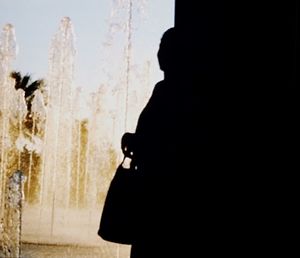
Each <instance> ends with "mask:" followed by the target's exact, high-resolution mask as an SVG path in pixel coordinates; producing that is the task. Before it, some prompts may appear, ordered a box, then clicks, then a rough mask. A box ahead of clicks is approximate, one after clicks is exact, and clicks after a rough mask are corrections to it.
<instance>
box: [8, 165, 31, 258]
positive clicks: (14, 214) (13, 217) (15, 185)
mask: <svg viewBox="0 0 300 258" xmlns="http://www.w3.org/2000/svg"><path fill="white" fill-rule="evenodd" d="M25 180H26V177H25V176H24V174H23V173H22V171H20V170H17V171H16V172H14V173H13V174H12V175H11V176H10V177H9V179H8V181H7V185H6V188H5V205H4V208H5V209H4V217H3V232H2V235H3V241H2V250H3V254H4V256H5V257H8V258H10V257H11V258H19V257H20V255H21V232H22V230H21V227H22V207H23V200H24V192H23V189H24V181H25Z"/></svg>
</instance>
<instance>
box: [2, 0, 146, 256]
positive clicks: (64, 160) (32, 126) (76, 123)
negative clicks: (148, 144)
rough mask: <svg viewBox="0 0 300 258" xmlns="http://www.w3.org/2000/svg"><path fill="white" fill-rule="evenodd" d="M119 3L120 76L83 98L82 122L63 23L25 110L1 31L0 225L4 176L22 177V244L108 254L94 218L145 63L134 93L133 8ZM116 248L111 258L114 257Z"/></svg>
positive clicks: (138, 102) (130, 124) (141, 98)
mask: <svg viewBox="0 0 300 258" xmlns="http://www.w3.org/2000/svg"><path fill="white" fill-rule="evenodd" d="M119 3H122V4H123V5H122V8H124V10H125V12H124V13H125V14H126V16H127V20H128V23H127V25H126V28H125V30H124V31H123V30H121V33H123V36H124V42H125V43H124V45H125V47H124V45H123V46H121V48H122V51H123V53H124V56H123V59H122V61H123V62H122V70H121V72H120V74H118V75H117V76H115V77H116V78H117V80H115V81H113V82H112V81H111V82H109V81H107V82H106V81H104V82H103V83H102V84H101V85H100V86H99V88H98V90H97V91H96V92H93V93H92V94H91V95H90V98H89V99H88V101H87V102H88V110H89V111H90V112H89V113H88V114H86V116H84V117H83V116H81V115H80V110H82V108H83V107H82V105H83V104H82V102H81V101H80V99H81V98H82V91H83V90H82V89H80V88H75V87H74V81H73V79H74V66H75V57H76V48H75V35H74V29H73V25H72V22H71V19H70V18H68V17H64V18H63V19H62V20H61V21H60V24H59V28H58V31H57V33H56V34H55V35H54V37H53V39H52V41H51V46H50V54H49V71H48V74H47V77H46V78H45V79H44V80H43V82H44V84H43V87H41V88H37V89H36V91H35V96H34V98H32V99H31V103H30V109H29V108H28V103H27V102H26V97H25V96H24V92H23V91H21V90H16V89H15V88H14V78H11V76H10V75H11V72H12V71H13V69H12V66H13V65H12V64H13V61H14V60H15V58H16V40H15V34H14V28H13V26H12V25H10V24H8V25H6V26H5V27H4V29H3V31H2V34H1V38H0V100H1V102H0V197H1V198H0V219H2V220H1V221H2V224H1V226H2V227H1V228H3V227H4V224H3V219H5V218H7V216H8V215H7V213H5V212H7V209H6V208H5V203H7V200H6V198H7V194H6V191H5V186H6V185H7V180H8V179H9V178H10V176H11V174H10V173H11V172H12V171H16V170H21V171H23V172H24V175H25V176H26V177H27V181H26V182H25V185H24V194H25V203H24V212H23V222H24V223H23V226H22V240H24V241H27V242H31V243H39V244H40V243H44V244H78V245H94V246H99V245H100V244H103V245H105V246H106V247H107V246H113V247H116V246H115V245H113V244H111V245H110V243H104V242H103V241H102V240H101V239H100V238H99V237H98V236H97V229H98V225H99V221H100V214H101V210H102V207H103V202H104V199H105V196H106V191H107V189H108V186H109V183H110V180H111V178H112V176H113V172H114V171H115V168H116V166H117V164H118V163H119V161H120V159H121V158H122V154H121V151H120V139H121V135H122V134H123V133H124V131H125V130H131V131H132V130H133V128H134V126H135V123H136V119H137V117H138V114H139V112H140V110H141V108H142V107H143V106H144V104H145V103H146V101H147V99H148V98H149V96H150V93H151V89H150V86H151V85H150V83H149V69H150V65H151V64H150V62H148V61H147V62H146V63H145V65H144V67H143V71H142V73H141V77H143V81H139V87H135V86H134V85H133V84H132V81H133V80H134V78H133V77H134V76H133V74H132V71H131V68H132V60H131V48H132V35H131V33H132V24H131V22H132V8H133V2H132V1H130V0H128V1H119ZM145 79H146V80H145ZM141 84H142V87H141V86H140V85H141ZM124 85H125V87H124ZM27 100H28V98H27ZM129 103H132V104H130V105H129ZM1 235H2V234H1ZM0 242H3V239H1V237H0ZM117 248H118V249H116V250H117V253H119V252H121V253H122V250H121V249H120V247H117Z"/></svg>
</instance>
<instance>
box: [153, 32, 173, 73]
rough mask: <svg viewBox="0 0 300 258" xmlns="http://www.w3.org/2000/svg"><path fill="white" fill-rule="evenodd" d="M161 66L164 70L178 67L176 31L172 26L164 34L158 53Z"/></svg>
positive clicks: (169, 70) (168, 70)
mask: <svg viewBox="0 0 300 258" xmlns="http://www.w3.org/2000/svg"><path fill="white" fill-rule="evenodd" d="M157 57H158V62H159V67H160V69H161V70H162V71H164V72H171V71H175V69H176V63H177V58H176V33H175V28H170V29H168V30H167V31H165V33H164V34H163V36H162V38H161V41H160V45H159V50H158V53H157Z"/></svg>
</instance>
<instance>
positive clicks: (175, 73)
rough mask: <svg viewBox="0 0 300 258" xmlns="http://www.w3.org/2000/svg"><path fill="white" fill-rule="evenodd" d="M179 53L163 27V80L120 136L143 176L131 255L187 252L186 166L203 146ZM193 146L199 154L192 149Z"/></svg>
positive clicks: (191, 196)
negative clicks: (135, 120) (130, 130)
mask: <svg viewBox="0 0 300 258" xmlns="http://www.w3.org/2000/svg"><path fill="white" fill-rule="evenodd" d="M183 52H184V51H183ZM181 54H182V53H180V52H179V51H178V42H177V38H176V31H175V29H174V28H171V29H168V30H167V31H166V32H165V33H164V34H163V36H162V38H161V42H160V46H159V51H158V54H157V56H158V61H159V65H160V69H161V70H162V71H163V72H164V79H163V80H162V81H160V82H158V83H157V84H156V85H155V87H154V90H153V93H152V96H151V98H150V100H149V102H148V103H147V105H146V106H145V108H144V109H143V111H142V112H141V114H140V116H139V119H138V123H137V127H136V131H135V133H125V134H124V135H123V137H122V150H123V153H124V154H125V156H128V157H131V158H132V160H133V161H132V162H134V165H136V166H137V167H138V170H140V171H141V173H143V175H144V182H143V184H144V185H143V189H144V192H143V193H142V194H141V195H140V198H141V200H140V203H141V206H140V207H139V209H140V210H141V215H140V220H139V221H138V222H137V223H138V225H139V226H138V229H139V236H138V239H137V241H136V243H134V244H133V245H132V250H131V257H132V258H145V257H152V258H153V257H177V256H176V255H179V256H178V257H184V256H181V253H185V254H187V253H188V251H189V250H188V249H189V248H190V244H187V240H189V238H190V237H192V236H188V235H187V233H188V232H190V230H191V228H190V226H191V225H193V223H191V221H194V218H193V216H195V213H194V214H193V212H194V210H196V209H198V208H199V207H198V204H196V203H193V200H195V193H193V192H192V191H190V190H189V188H190V187H191V188H192V189H193V188H194V185H193V181H194V179H193V178H195V175H196V174H195V171H192V170H190V169H189V167H191V166H190V163H196V162H198V161H200V162H202V164H199V166H204V165H203V164H204V163H205V161H203V160H202V158H204V156H201V153H204V151H201V150H202V149H205V148H206V143H205V141H206V131H205V126H203V124H204V125H205V124H206V122H205V119H206V118H205V115H204V116H203V117H202V120H200V124H199V123H196V122H195V119H196V118H195V117H194V115H195V113H194V110H195V104H196V103H197V106H201V105H203V103H204V100H203V99H201V97H199V96H198V95H197V94H196V93H195V92H194V89H193V87H192V86H191V85H189V79H188V78H187V77H186V73H185V72H183V71H184V70H188V69H186V68H184V66H185V65H186V66H188V65H189V64H180V61H181V60H182V56H181ZM199 102H200V104H199ZM203 114H205V112H203ZM195 147H197V150H198V152H197V153H198V154H199V156H197V155H198V154H197V155H196V154H193V152H194V151H195V150H194V149H193V148H195ZM195 157H196V158H197V160H195V159H194V158H195ZM204 159H205V158H204ZM190 180H192V183H191V182H189V181H190ZM197 187H199V186H197ZM186 214H191V216H186ZM187 218H188V219H189V220H190V221H187ZM195 226H196V225H195ZM186 227H187V228H186ZM187 229H188V230H187ZM185 257H189V256H185Z"/></svg>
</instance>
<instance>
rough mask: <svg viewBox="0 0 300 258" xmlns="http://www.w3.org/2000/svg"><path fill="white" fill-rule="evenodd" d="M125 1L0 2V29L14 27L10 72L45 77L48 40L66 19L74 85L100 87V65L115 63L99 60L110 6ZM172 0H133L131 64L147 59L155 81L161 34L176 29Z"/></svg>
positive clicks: (103, 55) (158, 71)
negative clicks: (72, 45) (70, 33)
mask: <svg viewBox="0 0 300 258" xmlns="http://www.w3.org/2000/svg"><path fill="white" fill-rule="evenodd" d="M128 1H129V0H0V28H1V30H2V28H3V27H4V25H5V24H7V23H11V24H12V25H13V26H14V28H15V33H16V39H17V45H18V48H19V51H18V55H17V59H16V61H15V63H14V69H16V70H20V71H21V72H23V73H30V74H31V75H32V77H33V79H37V78H41V77H45V76H46V75H47V70H48V55H49V47H50V43H51V38H52V37H53V36H54V34H55V33H56V31H57V30H58V27H59V23H60V20H61V19H62V18H63V17H65V16H68V17H70V18H71V21H72V23H73V26H74V32H75V35H76V42H75V46H76V50H77V55H76V63H75V67H76V68H75V84H76V85H77V86H84V87H89V89H95V88H96V87H98V85H99V84H100V83H101V79H102V78H101V72H100V70H101V69H103V66H104V65H107V64H109V65H112V66H113V65H114V64H113V63H112V64H110V63H109V62H107V60H106V64H105V63H104V62H103V61H101V60H102V59H103V58H107V57H105V53H103V47H102V46H103V43H105V42H106V41H107V37H108V31H109V24H110V23H109V21H111V20H110V14H111V11H112V9H113V8H112V7H113V6H116V5H117V3H118V2H119V3H121V2H124V3H126V2H128ZM174 2H175V1H174V0H133V9H134V12H133V36H132V37H133V40H132V48H133V55H134V56H135V57H133V59H132V65H133V66H138V65H140V63H139V62H140V61H141V60H142V61H145V60H149V61H151V64H152V68H151V69H153V76H152V80H153V82H154V81H157V80H158V79H159V77H162V73H161V71H160V70H159V67H158V63H157V59H156V53H157V49H158V45H159V41H160V38H161V36H162V34H163V32H164V31H165V30H166V29H168V28H170V27H172V26H173V25H174ZM138 7H143V8H144V12H137V11H136V10H137V8H138ZM117 15H118V14H117ZM116 17H117V16H116ZM117 18H118V17H117ZM117 18H116V19H117ZM125 22H126V20H125V21H124V23H125ZM115 43H116V42H115ZM121 44H122V43H121ZM113 62H116V60H114V61H113Z"/></svg>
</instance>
